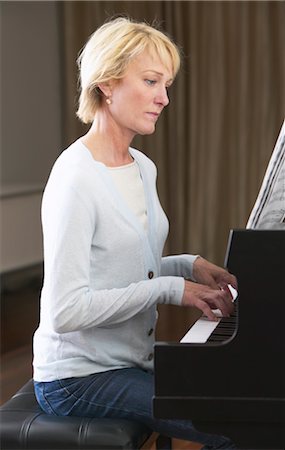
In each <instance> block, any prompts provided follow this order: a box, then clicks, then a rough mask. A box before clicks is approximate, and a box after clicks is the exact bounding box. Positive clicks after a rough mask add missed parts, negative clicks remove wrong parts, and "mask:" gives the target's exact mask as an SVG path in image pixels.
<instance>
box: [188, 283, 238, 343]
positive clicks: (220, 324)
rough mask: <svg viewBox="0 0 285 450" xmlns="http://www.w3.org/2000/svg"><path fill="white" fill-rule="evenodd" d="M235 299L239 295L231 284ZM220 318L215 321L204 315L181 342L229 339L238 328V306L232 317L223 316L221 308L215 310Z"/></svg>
mask: <svg viewBox="0 0 285 450" xmlns="http://www.w3.org/2000/svg"><path fill="white" fill-rule="evenodd" d="M229 288H230V290H231V293H232V296H233V301H234V300H235V299H236V297H237V291H236V290H235V289H234V288H233V287H232V286H229ZM214 313H215V315H216V317H217V318H218V320H217V321H216V322H214V321H213V320H209V319H208V318H207V317H206V316H204V315H203V316H202V317H201V318H200V319H198V320H197V322H195V324H194V325H193V326H192V327H191V328H190V330H189V331H188V332H187V333H186V334H185V335H184V336H183V338H182V339H181V340H180V342H181V343H189V344H205V343H206V342H223V341H225V340H227V339H229V338H230V337H231V336H232V335H233V333H234V331H235V328H236V323H237V308H236V306H235V310H234V313H233V314H232V315H231V316H230V317H222V314H221V311H220V310H219V309H216V310H214Z"/></svg>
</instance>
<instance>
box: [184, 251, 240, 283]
mask: <svg viewBox="0 0 285 450" xmlns="http://www.w3.org/2000/svg"><path fill="white" fill-rule="evenodd" d="M193 277H194V279H195V281H197V283H200V284H205V285H206V286H210V287H211V288H213V289H228V284H230V285H232V286H233V287H234V288H235V289H236V290H237V289H238V283H237V279H236V277H235V276H234V275H232V274H231V273H229V272H228V271H227V270H226V269H223V268H222V267H219V266H216V265H215V264H213V263H211V262H209V261H207V260H206V259H204V258H202V257H201V256H198V258H197V259H196V260H195V262H194V265H193Z"/></svg>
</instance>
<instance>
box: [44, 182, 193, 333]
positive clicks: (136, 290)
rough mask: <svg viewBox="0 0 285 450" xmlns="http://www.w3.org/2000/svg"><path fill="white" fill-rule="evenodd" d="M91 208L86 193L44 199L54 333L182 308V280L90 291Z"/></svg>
mask: <svg viewBox="0 0 285 450" xmlns="http://www.w3.org/2000/svg"><path fill="white" fill-rule="evenodd" d="M91 206H93V207H90V205H89V204H88V198H87V196H85V195H84V189H82V188H81V190H77V191H75V190H74V189H73V188H69V189H65V190H64V192H61V193H59V192H57V191H56V189H55V192H53V191H52V192H50V190H48V192H47V194H46V195H45V199H44V203H43V228H44V242H45V282H44V296H43V297H44V298H45V302H43V304H44V303H46V305H47V308H48V314H49V317H50V321H51V326H52V328H53V329H54V330H55V331H56V332H58V333H65V332H70V331H75V330H79V329H84V328H89V327H94V326H107V325H113V324H117V323H120V322H123V321H125V320H128V319H130V318H131V317H133V316H134V315H136V314H138V313H140V312H142V311H145V310H146V309H148V308H149V307H151V306H152V305H154V304H156V303H172V304H180V303H181V301H182V296H183V290H184V280H183V278H181V277H158V278H156V279H152V280H142V281H139V282H137V283H131V284H129V285H128V286H126V287H123V288H113V289H92V288H91V283H90V258H91V245H92V239H93V235H94V230H96V224H97V221H98V218H97V217H96V211H95V208H94V205H91ZM95 232H96V231H95ZM102 245H103V243H102ZM98 276H99V275H98ZM43 310H45V311H46V309H44V308H43Z"/></svg>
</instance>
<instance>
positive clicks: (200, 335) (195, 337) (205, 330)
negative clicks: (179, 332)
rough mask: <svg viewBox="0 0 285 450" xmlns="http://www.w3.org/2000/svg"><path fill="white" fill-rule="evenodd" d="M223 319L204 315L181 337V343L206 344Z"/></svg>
mask: <svg viewBox="0 0 285 450" xmlns="http://www.w3.org/2000/svg"><path fill="white" fill-rule="evenodd" d="M220 320H221V319H219V320H218V321H217V322H215V321H214V320H209V319H208V318H207V317H205V316H202V317H201V318H200V319H199V320H197V322H196V323H194V325H193V326H192V327H191V328H190V330H189V331H187V333H186V334H185V335H184V336H183V338H182V339H181V341H180V342H181V343H189V344H204V343H205V342H207V340H208V338H209V336H210V335H211V334H212V333H213V331H214V330H215V328H216V327H217V325H218V324H219V322H220Z"/></svg>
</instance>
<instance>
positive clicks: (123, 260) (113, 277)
mask: <svg viewBox="0 0 285 450" xmlns="http://www.w3.org/2000/svg"><path fill="white" fill-rule="evenodd" d="M130 153H131V155H132V156H133V158H134V159H135V160H136V161H137V163H138V165H139V169H140V173H141V177H142V180H143V186H144V190H145V197H146V206H147V218H148V227H147V230H145V229H144V227H143V225H142V224H141V223H140V221H139V219H138V218H137V217H136V216H135V214H134V213H133V212H132V211H131V210H130V209H129V208H128V206H127V205H126V203H125V202H124V200H123V198H122V196H121V195H120V194H119V192H118V191H117V190H116V188H115V184H114V182H113V180H112V177H111V175H110V173H109V170H108V168H107V167H106V166H105V165H104V164H102V163H100V162H98V161H95V160H94V159H93V157H92V155H91V153H90V152H89V150H88V149H87V148H86V147H85V146H84V145H83V143H82V142H81V141H80V140H77V141H76V142H74V143H73V144H72V145H71V146H70V147H69V148H68V149H67V150H65V151H64V152H63V153H62V154H61V155H60V156H59V158H58V159H57V161H56V162H55V164H54V167H53V169H52V171H51V174H50V177H49V180H48V183H47V186H46V189H45V192H44V196H43V202H42V224H43V236H44V284H43V289H42V293H41V316H40V325H39V327H38V329H37V331H36V333H35V336H34V379H35V380H36V381H52V380H55V379H62V378H69V377H77V376H86V375H89V374H91V373H95V372H102V371H106V370H112V369H118V368H124V367H135V366H138V367H141V368H144V369H147V370H151V369H152V367H153V361H152V352H153V343H154V332H153V330H154V329H155V324H156V320H157V311H156V305H157V304H158V303H164V304H176V305H179V304H181V300H182V295H183V291H184V277H190V278H191V276H192V266H193V262H194V260H195V258H196V256H193V255H179V256H168V257H162V252H163V247H164V243H165V240H166V237H167V233H168V220H167V218H166V215H165V214H164V212H163V210H162V208H161V205H160V203H159V199H158V196H157V191H156V167H155V165H154V163H153V162H152V161H151V160H150V159H149V158H147V157H146V156H145V155H144V154H143V153H141V152H139V151H138V150H135V149H133V148H130Z"/></svg>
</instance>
